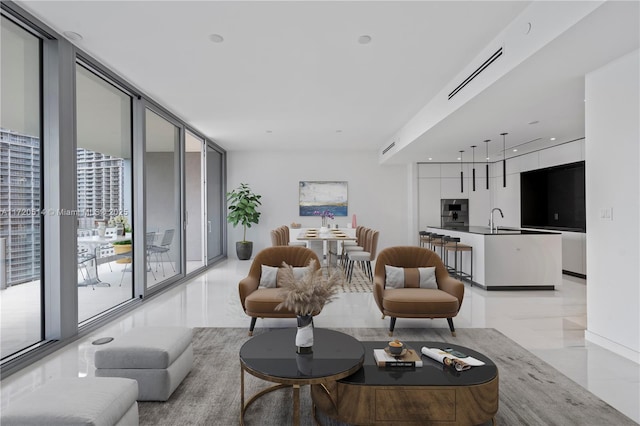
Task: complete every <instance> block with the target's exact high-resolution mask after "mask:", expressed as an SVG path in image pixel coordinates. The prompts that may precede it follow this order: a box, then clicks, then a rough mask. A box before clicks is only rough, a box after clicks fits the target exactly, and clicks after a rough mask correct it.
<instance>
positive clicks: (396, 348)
mask: <svg viewBox="0 0 640 426" xmlns="http://www.w3.org/2000/svg"><path fill="white" fill-rule="evenodd" d="M403 349H404V343H402V342H401V341H400V340H398V339H396V340H392V341H391V342H389V352H390V353H391V355H400V354H401V353H402V350H403Z"/></svg>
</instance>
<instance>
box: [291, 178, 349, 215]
mask: <svg viewBox="0 0 640 426" xmlns="http://www.w3.org/2000/svg"><path fill="white" fill-rule="evenodd" d="M347 195H348V193H347V182H341V181H310V180H302V181H300V216H317V213H316V214H314V213H315V212H323V211H325V210H328V211H330V212H331V213H333V215H334V216H346V215H347V210H348V202H347V201H348V197H347Z"/></svg>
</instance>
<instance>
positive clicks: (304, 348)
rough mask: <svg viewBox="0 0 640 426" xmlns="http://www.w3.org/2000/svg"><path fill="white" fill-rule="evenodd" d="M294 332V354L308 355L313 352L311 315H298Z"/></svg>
mask: <svg viewBox="0 0 640 426" xmlns="http://www.w3.org/2000/svg"><path fill="white" fill-rule="evenodd" d="M297 320H298V330H297V331H296V352H297V353H299V354H310V353H312V352H313V315H298V316H297Z"/></svg>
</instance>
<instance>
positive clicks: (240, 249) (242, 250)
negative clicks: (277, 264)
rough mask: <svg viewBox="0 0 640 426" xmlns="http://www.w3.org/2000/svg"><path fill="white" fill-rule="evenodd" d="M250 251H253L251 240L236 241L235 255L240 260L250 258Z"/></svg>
mask: <svg viewBox="0 0 640 426" xmlns="http://www.w3.org/2000/svg"><path fill="white" fill-rule="evenodd" d="M251 253H253V241H237V242H236V255H237V256H238V259H240V260H248V259H251Z"/></svg>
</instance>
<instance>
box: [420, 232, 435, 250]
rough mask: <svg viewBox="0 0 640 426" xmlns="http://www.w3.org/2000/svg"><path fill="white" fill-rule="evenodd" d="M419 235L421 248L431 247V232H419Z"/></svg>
mask: <svg viewBox="0 0 640 426" xmlns="http://www.w3.org/2000/svg"><path fill="white" fill-rule="evenodd" d="M418 234H419V235H420V247H427V248H428V247H429V243H430V242H431V238H430V236H431V234H432V233H431V232H427V231H420V232H418Z"/></svg>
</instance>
